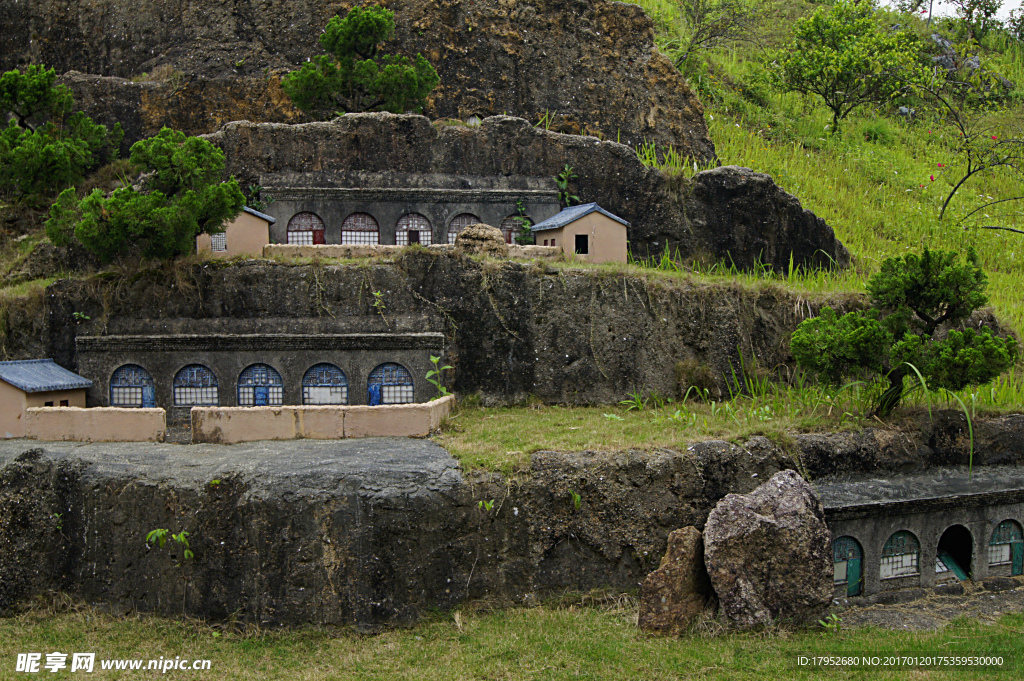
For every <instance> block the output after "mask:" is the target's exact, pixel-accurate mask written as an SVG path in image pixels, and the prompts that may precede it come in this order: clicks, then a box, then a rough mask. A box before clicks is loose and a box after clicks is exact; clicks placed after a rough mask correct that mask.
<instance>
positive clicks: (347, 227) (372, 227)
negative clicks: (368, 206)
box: [341, 213, 380, 246]
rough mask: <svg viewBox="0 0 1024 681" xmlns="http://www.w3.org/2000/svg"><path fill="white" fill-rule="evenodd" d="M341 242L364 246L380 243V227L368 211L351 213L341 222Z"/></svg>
mask: <svg viewBox="0 0 1024 681" xmlns="http://www.w3.org/2000/svg"><path fill="white" fill-rule="evenodd" d="M341 243H343V244H348V245H351V246H366V245H371V244H379V243H380V227H378V226H377V221H376V220H374V219H373V216H372V215H370V214H369V213H352V215H349V216H348V217H347V218H345V222H343V223H341Z"/></svg>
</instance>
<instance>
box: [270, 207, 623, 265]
mask: <svg viewBox="0 0 1024 681" xmlns="http://www.w3.org/2000/svg"><path fill="white" fill-rule="evenodd" d="M602 217H603V216H602ZM403 248H407V247H406V246H389V245H384V244H375V245H368V246H343V245H340V244H321V245H319V246H296V245H295V244H267V245H266V246H264V247H263V257H265V258H273V257H279V258H313V257H320V258H373V257H378V256H384V257H387V256H392V255H395V254H397V253H398V252H399V251H401V250H402V249H403ZM427 248H430V249H440V250H445V249H450V248H453V246H450V245H449V244H432V245H430V246H427ZM508 256H509V257H510V258H521V259H524V260H537V259H541V260H556V259H558V258H560V257H562V249H560V248H549V247H544V246H532V245H531V246H520V245H518V244H513V245H510V246H509V247H508ZM623 262H625V261H623Z"/></svg>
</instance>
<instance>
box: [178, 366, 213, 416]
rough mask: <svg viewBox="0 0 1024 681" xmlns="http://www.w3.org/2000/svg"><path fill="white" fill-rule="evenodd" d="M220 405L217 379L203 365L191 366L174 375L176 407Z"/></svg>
mask: <svg viewBox="0 0 1024 681" xmlns="http://www.w3.org/2000/svg"><path fill="white" fill-rule="evenodd" d="M218 404H220V398H219V396H218V394H217V377H216V376H214V375H213V372H212V371H210V370H209V369H207V368H206V367H204V366H203V365H202V364H189V365H188V366H187V367H184V368H183V369H182V370H181V371H179V372H178V373H176V374H175V375H174V406H176V407H215V406H217V405H218Z"/></svg>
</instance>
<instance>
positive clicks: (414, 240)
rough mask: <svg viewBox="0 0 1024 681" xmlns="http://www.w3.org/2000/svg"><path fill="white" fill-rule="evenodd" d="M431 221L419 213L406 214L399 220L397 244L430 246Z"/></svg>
mask: <svg viewBox="0 0 1024 681" xmlns="http://www.w3.org/2000/svg"><path fill="white" fill-rule="evenodd" d="M430 237H431V234H430V220H428V219H427V218H426V217H425V216H423V215H420V214H419V213H406V214H405V215H403V216H402V217H400V218H398V225H397V226H396V227H395V243H396V244H398V245H399V246H408V245H409V244H423V245H424V246H429V245H430Z"/></svg>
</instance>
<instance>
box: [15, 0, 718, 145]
mask: <svg viewBox="0 0 1024 681" xmlns="http://www.w3.org/2000/svg"><path fill="white" fill-rule="evenodd" d="M352 4H354V3H345V2H317V1H315V0H291V1H289V2H281V1H280V0H231V1H229V2H215V1H214V0H202V1H199V2H164V1H162V0H140V1H131V2H129V1H128V0H113V1H110V0H60V1H58V0H0V68H3V69H8V68H13V67H15V66H17V65H19V64H24V63H28V62H35V63H44V64H49V65H53V66H55V67H56V68H57V69H58V71H60V72H66V71H71V70H75V71H79V72H83V73H91V74H97V75H100V76H106V77H119V78H129V77H133V76H139V75H140V74H141V73H143V72H147V73H150V74H152V73H153V71H154V69H157V70H158V71H159V70H160V69H159V68H158V67H162V68H163V70H164V72H166V73H169V72H170V71H172V70H173V72H175V73H176V74H177V75H175V76H173V77H170V76H168V77H166V78H163V79H162V80H159V81H152V82H150V83H147V84H146V86H145V87H142V88H140V87H134V86H132V85H131V84H129V83H126V82H124V81H122V80H113V79H97V78H82V77H78V76H72V77H69V78H68V79H67V82H68V83H69V84H70V85H71V86H72V88H73V89H74V91H75V93H76V95H77V97H78V99H79V101H80V102H82V103H83V105H84V106H85V110H86V111H87V112H88V113H90V114H93V115H95V116H96V117H97V118H100V119H110V118H112V111H111V109H118V108H120V109H121V110H120V111H118V113H119V115H121V116H123V118H121V120H122V123H123V124H125V126H126V127H127V128H128V129H129V136H128V139H129V140H133V139H137V138H138V136H143V135H149V134H152V133H154V132H156V131H157V130H159V128H160V127H161V126H163V125H169V126H172V127H177V128H179V129H182V130H185V131H186V132H189V133H192V134H201V133H207V132H212V131H213V130H216V129H217V128H218V127H219V126H220V125H221V124H222V123H223V122H225V121H229V120H255V121H269V122H293V121H296V120H304V119H303V118H302V114H301V113H300V112H298V111H297V110H296V109H295V108H294V107H292V106H291V103H290V102H289V101H288V100H287V98H284V97H282V96H281V94H280V80H279V78H280V75H281V74H282V73H284V72H286V71H287V70H290V69H292V68H295V67H296V66H297V65H298V64H300V63H301V62H303V61H305V59H306V58H307V57H309V56H311V55H313V54H316V53H319V52H320V47H319V44H318V43H317V38H318V36H319V34H320V31H321V29H322V28H323V26H324V25H325V24H326V22H327V20H328V19H329V18H330V17H331V16H333V15H334V14H336V13H339V12H341V13H344V12H345V11H347V9H348V8H349V7H350V6H351V5H352ZM383 4H385V5H386V6H387V7H389V8H390V9H392V10H394V12H395V15H396V22H397V29H396V36H395V38H394V40H393V41H392V44H391V45H389V46H388V47H389V49H392V50H396V51H399V52H405V53H408V54H415V53H417V52H421V53H423V54H424V55H425V56H426V57H427V58H428V59H430V61H431V62H432V63H433V64H434V65H435V67H436V68H437V70H438V73H439V74H440V76H441V85H440V86H439V88H438V89H437V90H436V91H435V92H434V93H433V94H432V95H431V97H430V100H429V103H428V106H427V110H426V111H425V113H426V114H427V115H428V116H431V117H433V118H439V117H454V118H462V119H466V118H468V117H470V116H474V115H475V116H478V117H480V118H483V117H486V116H490V115H497V114H503V113H508V114H512V115H516V116H522V117H524V118H526V119H528V120H530V121H536V120H538V119H539V118H540V117H541V116H543V115H544V114H545V113H548V114H549V115H550V119H551V120H552V121H553V129H557V130H559V131H562V132H570V133H585V134H598V135H601V136H602V137H604V138H607V139H617V140H620V141H622V142H624V143H628V144H631V145H636V144H639V143H640V142H643V141H645V140H646V141H653V142H656V143H658V144H659V145H673V146H675V147H676V148H678V149H679V150H680V151H681V152H683V153H684V154H686V155H690V156H693V157H694V158H697V159H698V160H701V161H710V160H713V159H714V158H715V155H714V146H713V145H712V143H711V140H710V138H709V137H708V134H707V127H706V126H705V123H704V119H703V112H702V109H701V106H700V104H699V102H698V101H697V100H696V98H695V97H694V96H693V94H692V93H691V92H690V90H689V88H688V86H687V85H686V83H685V80H684V79H683V78H682V76H681V75H680V74H679V73H678V72H677V71H676V70H675V69H674V68H673V66H672V64H671V63H670V62H669V60H668V59H666V58H665V57H664V56H663V55H661V54H660V53H659V52H658V51H657V50H656V49H655V47H654V32H653V27H652V24H651V21H650V19H648V18H647V16H646V15H645V14H644V12H643V10H641V9H640V8H639V7H637V6H635V5H629V4H625V3H619V2H606V1H604V0H596V1H589V0H586V1H585V0H455V1H450V0H444V1H441V0H389V1H387V2H385V3H383ZM143 95H145V96H146V99H145V100H144V101H142V102H141V105H139V106H136V105H135V102H136V101H138V100H139V98H140V97H142V96H143ZM133 112H135V114H134V116H132V113H133Z"/></svg>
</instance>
